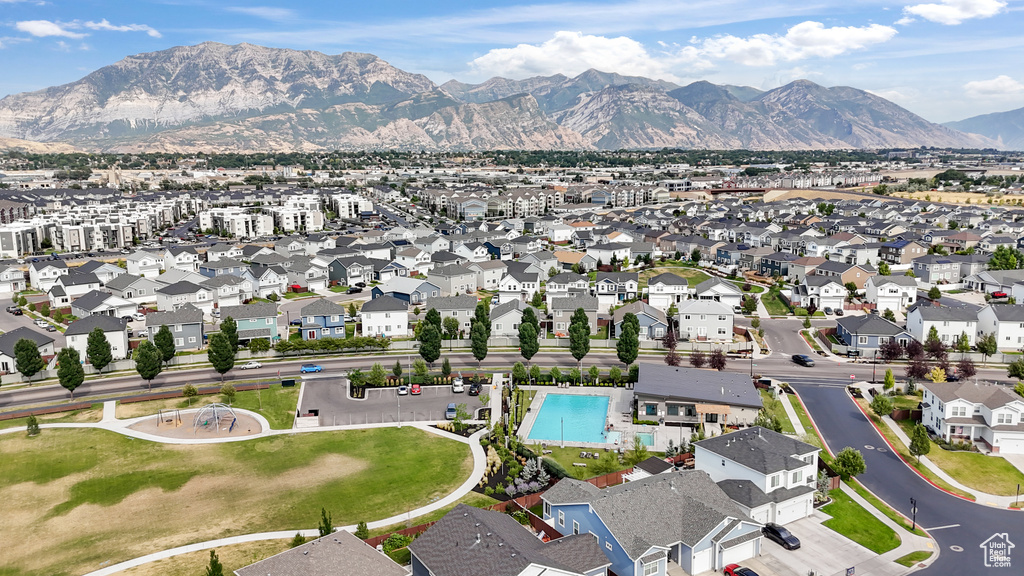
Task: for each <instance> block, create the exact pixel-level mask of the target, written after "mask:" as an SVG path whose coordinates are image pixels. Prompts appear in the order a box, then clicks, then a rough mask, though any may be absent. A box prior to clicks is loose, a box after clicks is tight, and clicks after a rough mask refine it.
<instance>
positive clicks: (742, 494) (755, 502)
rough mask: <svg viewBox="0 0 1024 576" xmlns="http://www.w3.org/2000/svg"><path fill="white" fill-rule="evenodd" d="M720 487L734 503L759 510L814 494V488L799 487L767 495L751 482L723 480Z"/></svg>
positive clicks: (779, 490) (777, 490)
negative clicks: (767, 505)
mask: <svg viewBox="0 0 1024 576" xmlns="http://www.w3.org/2000/svg"><path fill="white" fill-rule="evenodd" d="M718 487H719V488H721V489H722V490H723V491H724V492H725V493H726V494H728V495H729V498H731V499H732V500H733V501H735V502H738V503H739V504H742V505H743V506H746V507H747V508H757V507H758V506H764V505H765V504H768V503H770V502H774V503H776V504H778V503H781V502H785V501H787V500H791V499H793V498H796V497H797V496H803V495H804V494H807V493H809V492H814V487H813V486H798V487H796V488H776V489H775V490H772V491H771V492H768V493H767V494H766V493H765V492H764V491H762V490H761V489H760V488H758V487H757V485H756V484H754V483H753V482H751V481H750V480H722V481H721V482H719V483H718Z"/></svg>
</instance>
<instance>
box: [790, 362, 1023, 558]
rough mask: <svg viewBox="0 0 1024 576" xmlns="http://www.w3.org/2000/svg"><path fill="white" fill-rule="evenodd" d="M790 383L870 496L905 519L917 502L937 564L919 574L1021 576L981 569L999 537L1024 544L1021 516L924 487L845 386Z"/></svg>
mask: <svg viewBox="0 0 1024 576" xmlns="http://www.w3.org/2000/svg"><path fill="white" fill-rule="evenodd" d="M789 382H790V384H792V385H793V387H794V388H795V389H796V391H797V392H798V393H799V394H800V397H801V398H802V399H803V401H804V404H805V405H806V406H807V409H808V411H809V412H810V413H811V417H812V418H813V419H814V422H815V425H816V426H817V427H818V429H819V431H820V432H821V434H822V436H824V438H825V441H826V442H827V443H828V445H829V448H831V449H832V451H833V452H838V451H839V450H841V449H842V448H844V447H845V446H852V447H853V448H856V449H858V450H860V451H861V454H863V455H864V462H865V464H866V465H867V472H866V473H865V474H863V475H861V476H859V477H858V479H859V480H860V481H861V482H862V483H863V484H864V485H865V486H866V487H867V488H868V489H869V490H871V491H872V492H873V493H875V494H876V495H877V496H878V497H880V498H881V499H882V500H884V501H886V502H887V503H889V505H890V506H892V507H893V508H895V509H897V510H899V511H900V512H901V513H903V514H905V515H906V516H907V517H911V515H912V513H911V504H910V499H911V498H916V499H917V522H918V524H919V525H920V526H921V527H923V528H924V529H925V530H928V532H929V534H931V536H932V537H933V538H934V539H935V541H936V543H937V544H938V546H939V548H940V555H939V559H938V560H937V561H936V562H935V563H934V564H932V565H931V566H930V567H928V568H927V569H925V570H923V571H921V572H920V573H921V574H927V575H929V576H932V575H941V576H947V575H948V576H964V575H972V574H1020V573H1021V572H1022V570H1024V559H1018V560H1017V561H1016V562H1014V567H1013V568H986V567H985V564H984V554H983V553H984V550H983V549H982V548H981V544H982V543H983V542H984V541H986V540H987V539H989V538H990V537H991V536H992V535H993V534H998V533H1006V534H1007V535H1008V536H1009V538H1010V540H1011V541H1013V542H1015V543H1019V542H1024V513H1022V512H1015V511H1010V510H1004V509H999V508H992V507H988V506H984V505H980V504H975V503H972V502H968V501H966V500H963V499H961V498H958V497H956V496H952V495H950V494H947V493H946V492H943V491H941V490H939V489H937V488H935V487H934V486H932V485H931V484H929V483H928V482H926V481H925V480H924V479H922V478H921V477H920V476H918V475H917V473H915V472H914V471H913V470H911V469H910V468H909V467H907V466H906V464H904V463H903V461H902V460H900V458H899V457H898V456H897V455H896V454H894V453H893V452H892V451H891V450H889V449H888V447H887V445H886V443H885V441H884V440H883V439H882V437H881V435H880V434H879V433H878V431H877V430H875V428H874V427H873V426H872V425H871V424H870V423H869V422H868V421H867V419H866V418H865V417H864V415H863V414H862V413H861V411H860V410H859V409H858V408H857V406H856V404H855V403H854V402H853V400H851V399H850V398H849V396H847V394H846V392H845V390H844V388H843V386H844V385H845V384H846V382H845V381H843V380H838V379H819V378H800V379H797V378H792V377H791V378H789ZM1020 545H1021V544H1018V546H1020Z"/></svg>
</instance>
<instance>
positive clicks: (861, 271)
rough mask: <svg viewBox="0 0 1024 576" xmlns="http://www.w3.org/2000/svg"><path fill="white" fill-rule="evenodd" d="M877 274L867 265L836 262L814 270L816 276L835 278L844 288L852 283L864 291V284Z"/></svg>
mask: <svg viewBox="0 0 1024 576" xmlns="http://www.w3.org/2000/svg"><path fill="white" fill-rule="evenodd" d="M877 273H878V272H877V271H876V270H875V269H874V268H872V267H870V266H868V265H867V264H864V265H860V264H846V263H845V262H836V261H834V260H829V261H828V262H823V263H822V264H819V265H818V267H817V268H815V269H814V275H815V276H827V277H830V278H833V279H835V280H836V281H837V282H839V283H840V284H842V285H843V286H846V285H847V284H849V283H851V282H852V283H853V284H854V285H855V286H856V287H857V289H858V290H863V289H864V283H865V282H867V281H868V278H870V277H872V276H875V275H876V274H877Z"/></svg>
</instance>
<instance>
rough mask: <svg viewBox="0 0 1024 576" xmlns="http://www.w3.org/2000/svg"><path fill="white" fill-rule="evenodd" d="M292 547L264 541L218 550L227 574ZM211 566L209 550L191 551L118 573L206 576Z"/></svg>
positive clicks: (282, 542)
mask: <svg viewBox="0 0 1024 576" xmlns="http://www.w3.org/2000/svg"><path fill="white" fill-rule="evenodd" d="M289 548H291V540H290V539H285V540H261V541H259V542H246V543H244V544H232V545H230V546H222V547H220V548H216V549H215V550H216V552H217V558H218V559H219V560H220V563H221V564H223V565H224V573H225V574H231V573H233V572H234V571H235V570H238V569H239V568H242V567H245V566H248V565H249V564H252V563H254V562H259V561H260V560H264V559H266V558H270V557H271V556H273V555H275V554H280V553H281V552H284V551H285V550H288V549H289ZM209 565H210V551H209V550H201V551H199V552H189V553H187V554H179V555H177V556H172V557H170V558H164V559H163V560H157V561H156V562H150V563H148V564H143V565H142V566H136V567H135V568H129V569H128V570H124V571H122V572H118V576H195V575H196V574H205V573H206V567H207V566H209Z"/></svg>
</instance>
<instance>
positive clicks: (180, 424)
mask: <svg viewBox="0 0 1024 576" xmlns="http://www.w3.org/2000/svg"><path fill="white" fill-rule="evenodd" d="M213 409H215V408H212V409H211V410H213ZM160 416H163V417H162V418H161V417H160ZM198 416H199V412H198V410H192V411H188V412H185V411H181V412H174V413H165V414H162V415H153V416H152V417H149V418H145V419H143V420H140V421H138V422H136V423H135V424H132V425H131V426H129V428H130V429H132V430H136V431H138V432H144V433H146V434H153V435H155V436H163V437H165V438H183V439H188V438H196V439H206V438H229V437H238V436H253V435H256V434H259V433H260V432H262V431H263V426H262V425H261V424H260V422H259V420H257V419H255V418H253V417H252V416H250V415H249V414H246V413H245V412H237V411H236V412H235V417H236V418H237V421H235V422H232V420H231V419H230V417H226V418H222V419H221V421H220V422H219V423H218V422H213V421H211V420H210V419H209V418H205V417H204V420H203V421H202V422H200V423H199V427H198V428H195V427H194V426H195V423H196V417H198Z"/></svg>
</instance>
